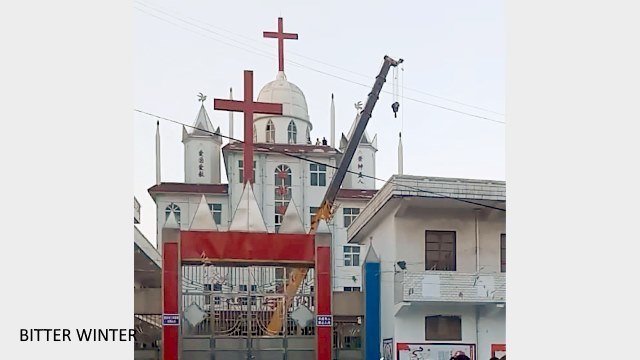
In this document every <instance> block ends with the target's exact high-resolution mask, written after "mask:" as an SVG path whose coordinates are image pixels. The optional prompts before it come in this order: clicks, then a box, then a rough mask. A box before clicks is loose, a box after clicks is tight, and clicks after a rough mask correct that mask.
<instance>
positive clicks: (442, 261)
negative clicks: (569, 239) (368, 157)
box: [348, 175, 506, 360]
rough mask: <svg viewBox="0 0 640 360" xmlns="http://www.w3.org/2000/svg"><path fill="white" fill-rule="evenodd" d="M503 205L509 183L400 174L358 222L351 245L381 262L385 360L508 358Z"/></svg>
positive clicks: (350, 232)
mask: <svg viewBox="0 0 640 360" xmlns="http://www.w3.org/2000/svg"><path fill="white" fill-rule="evenodd" d="M505 203H506V194H505V183H504V182H502V181H486V180H468V179H452V178H433V177H418V176H407V175H394V176H393V177H392V178H391V179H390V181H389V182H388V183H387V184H386V185H385V186H384V187H383V188H381V189H380V190H379V191H378V193H377V194H376V196H375V197H374V198H373V199H372V200H371V201H370V202H369V203H368V204H367V206H366V207H365V208H364V209H363V210H362V212H361V214H360V216H359V217H358V218H356V219H355V220H354V222H353V224H352V225H351V226H350V227H349V229H348V239H349V243H350V244H351V243H353V244H359V245H365V246H370V247H371V249H372V250H373V251H372V253H373V252H375V255H376V257H375V259H376V260H375V262H379V263H380V278H381V287H382V289H383V290H382V291H381V293H380V309H381V321H380V330H381V338H382V339H383V342H385V344H389V345H387V346H386V347H385V349H388V350H390V351H391V352H392V354H389V353H387V354H385V359H387V358H391V359H399V360H407V359H414V358H420V357H419V356H422V358H424V359H441V358H442V359H444V358H446V359H448V358H449V357H450V356H451V353H452V352H455V351H458V350H460V351H464V352H465V353H467V355H469V354H472V355H469V356H470V357H471V359H489V358H490V357H492V356H497V357H498V358H500V357H501V356H503V355H505V350H506V349H505V348H506V341H505V340H506V339H505V326H506V318H505V310H506V308H505V306H506V281H505V280H506V226H505V225H506V224H505V216H506V211H504V209H505ZM392 289H393V290H392ZM365 291H366V289H365ZM389 356H391V357H389Z"/></svg>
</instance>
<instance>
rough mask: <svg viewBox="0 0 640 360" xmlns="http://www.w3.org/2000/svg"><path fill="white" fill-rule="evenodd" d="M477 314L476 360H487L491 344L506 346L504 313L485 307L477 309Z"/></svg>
mask: <svg viewBox="0 0 640 360" xmlns="http://www.w3.org/2000/svg"><path fill="white" fill-rule="evenodd" d="M478 313H479V317H478V359H489V358H490V357H491V344H506V334H505V324H506V320H507V319H506V311H505V308H498V307H496V306H495V305H487V306H482V307H479V309H478Z"/></svg>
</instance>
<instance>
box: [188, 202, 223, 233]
mask: <svg viewBox="0 0 640 360" xmlns="http://www.w3.org/2000/svg"><path fill="white" fill-rule="evenodd" d="M189 230H191V231H218V225H217V224H216V222H215V220H213V216H212V215H211V211H210V210H209V204H207V199H206V198H205V197H204V195H202V199H200V204H199V205H198V209H197V210H196V213H195V215H193V221H192V222H191V227H190V228H189Z"/></svg>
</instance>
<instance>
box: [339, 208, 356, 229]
mask: <svg viewBox="0 0 640 360" xmlns="http://www.w3.org/2000/svg"><path fill="white" fill-rule="evenodd" d="M359 214H360V209H358V208H343V209H342V215H343V217H344V227H345V228H347V227H349V225H351V223H352V222H353V220H355V218H356V217H358V215H359Z"/></svg>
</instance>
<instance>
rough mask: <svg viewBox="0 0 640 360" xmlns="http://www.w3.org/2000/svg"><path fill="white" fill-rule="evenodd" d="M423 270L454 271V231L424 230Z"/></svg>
mask: <svg viewBox="0 0 640 360" xmlns="http://www.w3.org/2000/svg"><path fill="white" fill-rule="evenodd" d="M425 270H443V271H456V232H455V231H429V230H427V231H426V232H425Z"/></svg>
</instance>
